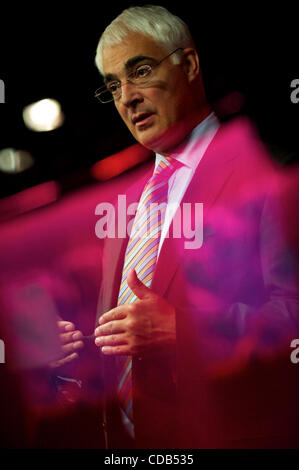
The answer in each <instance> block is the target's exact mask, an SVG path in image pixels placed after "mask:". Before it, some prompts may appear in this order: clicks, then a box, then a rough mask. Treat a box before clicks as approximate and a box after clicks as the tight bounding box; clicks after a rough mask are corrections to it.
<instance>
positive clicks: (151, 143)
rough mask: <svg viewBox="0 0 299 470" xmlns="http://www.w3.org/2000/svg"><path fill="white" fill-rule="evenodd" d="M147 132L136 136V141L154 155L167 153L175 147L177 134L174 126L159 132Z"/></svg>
mask: <svg viewBox="0 0 299 470" xmlns="http://www.w3.org/2000/svg"><path fill="white" fill-rule="evenodd" d="M147 131H148V132H143V133H140V134H139V135H138V136H137V140H138V141H139V142H140V143H141V144H142V145H143V146H144V147H146V148H148V149H150V150H152V151H153V152H155V153H161V154H162V153H167V150H168V149H170V148H173V147H175V146H176V145H177V140H178V139H177V137H178V136H177V134H176V126H171V127H169V128H167V129H165V130H163V131H161V130H160V132H157V131H156V132H153V130H152V132H150V129H148V130H147Z"/></svg>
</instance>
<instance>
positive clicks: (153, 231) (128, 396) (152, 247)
mask: <svg viewBox="0 0 299 470" xmlns="http://www.w3.org/2000/svg"><path fill="white" fill-rule="evenodd" d="M177 167H178V162H177V161H176V160H174V159H173V158H171V157H166V160H161V161H160V163H159V164H158V166H157V168H156V169H155V171H154V173H153V176H152V177H151V178H150V180H149V181H148V182H147V184H146V185H145V187H144V190H143V193H142V196H141V199H140V202H139V206H138V210H137V213H136V216H135V219H134V223H133V227H132V231H131V236H130V240H129V243H128V246H127V249H126V254H125V262H124V266H123V273H122V280H121V285H120V290H119V297H118V305H122V304H125V303H132V302H134V301H135V300H136V299H137V297H136V295H134V294H133V292H132V291H131V289H130V288H129V286H128V284H127V275H128V272H129V271H130V270H131V269H135V271H136V274H137V276H138V278H139V279H140V280H141V281H142V282H143V283H144V284H145V285H146V286H147V287H149V286H150V285H151V282H152V278H153V273H154V270H155V267H156V262H157V256H158V249H159V244H160V235H161V230H162V227H163V222H164V217H165V211H166V205H167V195H168V181H169V178H170V176H171V175H172V173H173V172H174V171H175V170H176V169H177ZM117 363H118V365H119V382H118V396H119V400H120V406H121V409H122V411H123V412H124V413H125V418H126V419H125V421H126V422H127V424H128V420H129V424H131V426H132V425H133V409H132V405H133V400H132V359H131V356H118V357H117Z"/></svg>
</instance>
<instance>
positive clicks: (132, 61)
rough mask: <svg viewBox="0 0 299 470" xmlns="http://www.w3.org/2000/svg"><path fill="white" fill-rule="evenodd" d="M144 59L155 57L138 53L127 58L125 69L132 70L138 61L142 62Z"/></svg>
mask: <svg viewBox="0 0 299 470" xmlns="http://www.w3.org/2000/svg"><path fill="white" fill-rule="evenodd" d="M142 60H154V59H153V57H148V56H146V55H136V56H134V57H131V59H129V60H127V62H126V63H125V69H126V70H130V69H131V68H132V67H134V65H136V64H138V62H141V61H142Z"/></svg>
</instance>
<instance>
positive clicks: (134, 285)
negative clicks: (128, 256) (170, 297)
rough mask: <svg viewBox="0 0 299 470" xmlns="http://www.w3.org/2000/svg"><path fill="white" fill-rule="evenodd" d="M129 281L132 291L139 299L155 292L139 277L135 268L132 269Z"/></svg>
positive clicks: (128, 277)
mask: <svg viewBox="0 0 299 470" xmlns="http://www.w3.org/2000/svg"><path fill="white" fill-rule="evenodd" d="M127 283H128V286H129V287H130V289H131V290H132V292H133V293H134V294H135V295H136V296H137V297H138V299H144V298H145V297H147V296H148V295H149V294H153V292H152V291H151V290H150V289H149V288H148V287H147V286H146V285H144V284H143V282H142V281H140V279H138V277H137V274H136V271H135V269H131V271H129V273H128V276H127Z"/></svg>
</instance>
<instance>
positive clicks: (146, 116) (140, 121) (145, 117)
mask: <svg viewBox="0 0 299 470" xmlns="http://www.w3.org/2000/svg"><path fill="white" fill-rule="evenodd" d="M152 116H153V113H150V112H148V113H138V114H136V115H135V116H134V117H133V119H132V122H133V124H134V125H135V126H136V127H142V126H144V125H145V124H147V123H148V122H149V121H150V119H151V117H152Z"/></svg>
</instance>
